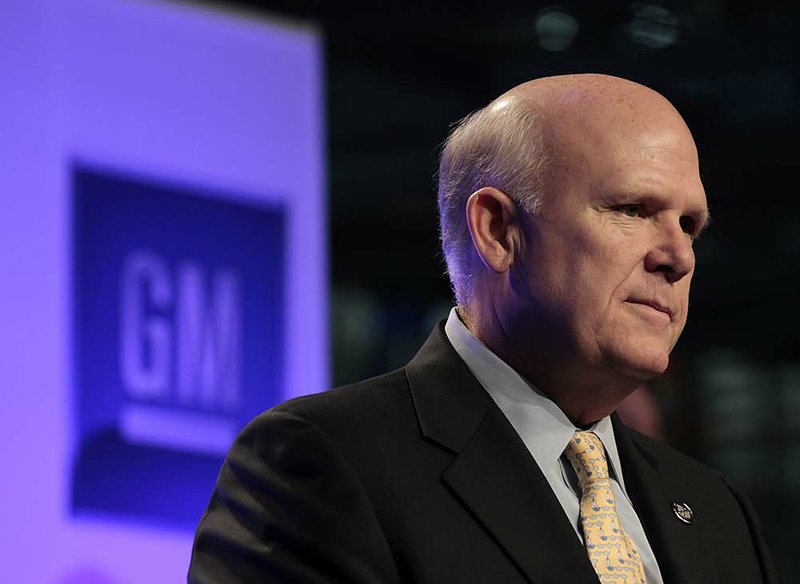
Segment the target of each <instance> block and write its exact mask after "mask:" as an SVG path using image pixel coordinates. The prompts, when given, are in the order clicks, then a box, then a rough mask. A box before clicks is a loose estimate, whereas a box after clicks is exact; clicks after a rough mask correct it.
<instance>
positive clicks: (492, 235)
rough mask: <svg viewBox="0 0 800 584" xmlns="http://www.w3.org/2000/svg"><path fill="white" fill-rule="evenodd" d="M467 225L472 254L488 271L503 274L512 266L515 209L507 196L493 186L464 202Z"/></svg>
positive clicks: (515, 231) (514, 241) (480, 190)
mask: <svg viewBox="0 0 800 584" xmlns="http://www.w3.org/2000/svg"><path fill="white" fill-rule="evenodd" d="M466 213H467V225H468V226H469V233H470V236H471V237H472V244H473V245H474V246H475V251H476V252H477V253H478V256H479V257H480V258H481V261H483V263H484V265H485V266H486V267H487V268H489V269H490V270H492V271H494V272H497V273H503V272H506V271H507V270H508V269H509V268H510V267H511V265H512V264H513V260H514V254H515V251H516V250H515V246H516V245H517V240H516V235H517V230H518V223H517V220H518V218H517V208H516V205H514V201H512V200H511V197H509V196H508V195H506V194H505V193H504V192H502V191H500V190H498V189H495V188H493V187H484V188H482V189H479V190H477V191H475V192H474V193H472V195H470V197H469V199H468V200H467V208H466Z"/></svg>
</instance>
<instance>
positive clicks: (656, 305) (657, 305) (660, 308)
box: [626, 298, 675, 321]
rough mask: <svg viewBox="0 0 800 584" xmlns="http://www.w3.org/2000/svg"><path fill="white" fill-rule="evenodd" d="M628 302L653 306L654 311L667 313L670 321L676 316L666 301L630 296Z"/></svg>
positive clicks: (648, 306)
mask: <svg viewBox="0 0 800 584" xmlns="http://www.w3.org/2000/svg"><path fill="white" fill-rule="evenodd" d="M626 302H628V303H629V304H636V305H638V306H644V307H647V308H651V309H653V310H654V311H656V312H659V313H661V314H663V315H665V316H666V317H667V318H668V319H669V320H670V321H671V320H672V319H673V317H674V316H675V311H674V310H671V309H670V308H669V307H668V306H667V305H666V304H665V303H662V302H659V301H658V300H650V299H645V298H628V299H627V300H626Z"/></svg>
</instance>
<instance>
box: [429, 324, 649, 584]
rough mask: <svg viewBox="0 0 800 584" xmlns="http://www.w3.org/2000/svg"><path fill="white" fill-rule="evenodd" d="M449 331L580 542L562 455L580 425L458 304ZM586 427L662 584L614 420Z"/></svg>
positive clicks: (576, 504) (624, 519)
mask: <svg viewBox="0 0 800 584" xmlns="http://www.w3.org/2000/svg"><path fill="white" fill-rule="evenodd" d="M445 333H446V334H447V338H448V339H449V340H450V343H451V344H452V345H453V348H455V350H456V352H457V353H458V354H459V356H460V357H461V358H462V359H463V360H464V362H465V363H466V364H467V367H469V369H470V371H472V374H473V375H474V376H475V377H476V378H477V379H478V381H479V382H480V383H481V385H483V387H484V389H486V391H487V392H488V393H489V395H490V396H491V398H492V400H494V402H495V403H496V404H497V406H498V407H499V408H500V410H501V411H502V412H503V414H505V416H506V418H508V421H509V422H511V425H512V426H513V427H514V429H515V430H516V431H517V434H519V437H520V438H521V439H522V441H523V442H524V443H525V446H526V447H527V449H528V451H529V452H530V453H531V456H532V457H533V460H534V461H535V462H536V464H537V465H538V466H539V468H540V469H541V471H542V473H543V474H544V476H545V478H546V479H547V482H548V483H550V487H551V488H552V489H553V493H555V495H556V497H557V498H558V501H559V502H560V503H561V506H562V507H563V508H564V513H566V515H567V518H568V519H569V522H570V523H571V524H572V527H573V528H574V529H575V534H576V535H577V537H578V539H579V540H580V541H581V544H582V543H583V536H582V534H581V527H580V487H579V486H578V481H577V478H576V477H575V473H574V471H573V470H572V467H571V466H570V464H569V462H568V461H567V460H566V458H565V457H564V456H563V453H564V449H565V448H566V447H567V444H568V443H569V440H570V438H572V435H573V434H574V433H575V432H577V431H578V430H579V429H578V428H576V427H575V425H574V424H573V423H572V422H571V421H570V420H569V418H567V416H566V414H564V412H562V411H561V410H560V409H559V407H558V406H557V405H556V404H555V403H554V402H552V401H551V400H550V399H548V398H547V397H545V396H544V395H542V394H541V393H540V392H539V391H538V390H537V389H536V388H535V387H534V386H533V384H531V383H530V382H529V381H527V380H526V379H525V378H524V377H522V376H521V375H520V374H519V373H517V372H516V371H515V370H514V369H513V368H511V367H510V366H509V365H508V364H506V363H505V362H504V361H503V360H502V359H500V357H498V356H497V355H495V354H494V353H493V352H492V351H491V350H490V349H489V348H488V347H486V345H484V344H483V343H482V342H481V341H480V340H478V338H477V337H475V336H474V335H473V334H472V333H471V332H470V331H469V329H467V327H466V326H464V324H463V323H462V322H461V319H460V318H459V317H458V314H457V313H456V309H455V308H453V309H452V310H451V311H450V316H449V318H448V319H447V324H446V325H445ZM588 430H591V431H592V432H594V433H595V434H597V436H598V437H599V438H600V440H601V441H602V442H603V446H604V447H605V449H606V454H607V455H608V456H607V458H608V461H609V467H610V468H609V474H610V475H611V484H612V487H613V489H614V498H615V500H616V506H617V515H618V516H619V519H620V522H621V524H622V528H623V529H624V530H625V532H626V533H627V534H628V536H630V538H631V539H632V540H633V543H634V545H635V546H636V549H637V550H639V555H640V556H641V558H642V562H643V564H644V571H645V574H646V576H647V582H648V584H663V579H662V577H661V571H660V570H659V568H658V562H656V558H655V555H654V554H653V550H652V548H651V547H650V544H649V542H648V541H647V536H646V535H645V533H644V528H643V527H642V524H641V522H640V521H639V517H638V516H637V515H636V512H635V511H634V509H633V505H632V504H631V501H630V499H629V498H628V494H627V492H626V491H625V480H624V478H623V477H624V472H623V469H622V465H621V464H620V459H619V453H618V451H617V442H616V440H615V439H614V428H613V426H612V425H611V419H610V418H609V417H605V418H603V419H602V420H599V421H598V422H596V423H595V424H594V425H593V426H592V427H591V428H588Z"/></svg>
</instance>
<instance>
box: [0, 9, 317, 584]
mask: <svg viewBox="0 0 800 584" xmlns="http://www.w3.org/2000/svg"><path fill="white" fill-rule="evenodd" d="M321 86H322V57H321V47H320V41H319V36H318V34H317V32H316V31H315V30H314V29H313V28H310V27H307V26H303V25H298V24H296V23H291V22H288V21H287V22H273V21H269V20H266V19H263V18H260V19H253V18H251V17H245V16H243V15H240V14H233V13H226V12H222V11H218V10H214V9H211V8H209V7H207V6H195V5H191V4H178V3H170V2H154V1H144V0H118V1H113V2H110V1H108V0H103V1H100V0H25V1H22V0H6V1H4V2H2V4H0V127H2V128H3V130H2V132H1V133H0V210H1V211H2V212H0V249H2V252H1V253H0V274H2V275H3V276H2V278H3V279H2V281H3V285H2V286H0V327H1V328H0V379H1V380H2V383H3V385H2V389H0V391H1V392H2V396H3V400H2V407H0V461H2V468H3V472H2V480H0V500H2V501H3V503H4V507H5V509H6V511H5V512H4V524H5V526H6V527H5V528H4V529H3V531H2V535H0V550H2V551H0V566H2V567H1V568H0V580H3V581H5V582H36V583H38V582H42V583H47V584H50V583H52V584H67V583H69V584H77V583H82V584H88V583H92V584H99V583H104V584H105V583H114V584H123V583H134V582H154V583H155V582H178V581H182V580H183V579H184V578H185V572H186V567H187V563H188V554H189V550H190V545H191V527H190V525H191V523H193V520H192V518H191V510H189V511H188V513H189V514H190V517H189V518H188V520H187V519H186V517H184V518H183V519H182V520H176V517H170V516H169V512H168V510H165V509H168V507H170V502H171V501H172V502H173V503H174V505H172V506H178V505H179V504H180V503H181V502H182V501H183V500H184V499H186V500H189V499H194V500H196V501H203V500H205V499H206V498H207V496H208V495H209V494H210V489H211V486H212V485H211V484H210V481H209V480H207V478H206V477H207V475H208V473H209V471H208V469H209V468H214V467H215V466H218V464H219V461H220V460H221V459H220V458H219V450H221V448H220V445H219V444H214V445H212V446H214V447H213V448H208V444H207V443H206V444H204V443H203V442H202V441H197V440H195V441H192V440H191V439H190V440H183V437H184V436H186V435H191V434H192V433H195V432H196V433H201V432H202V431H203V430H204V428H207V429H210V430H213V429H214V428H216V429H219V427H220V426H219V425H217V426H215V425H214V424H215V423H216V422H220V423H222V424H223V427H225V428H228V427H229V426H226V425H225V424H232V425H233V426H232V427H233V428H234V430H236V429H238V428H239V427H241V424H242V423H243V420H244V419H246V418H247V417H248V416H249V415H251V414H252V413H253V412H255V411H258V410H259V409H263V408H265V407H268V406H269V405H272V403H274V402H275V401H280V400H282V399H285V398H288V397H292V396H293V395H299V394H303V393H311V392H315V391H321V390H323V389H325V388H326V387H327V386H328V362H327V355H328V348H327V305H326V296H327V272H326V261H325V258H326V251H325V248H326V237H327V236H326V220H325V206H324V184H325V169H324V160H323V158H324V157H323V132H324V123H323V117H322V112H323V108H322V102H321V99H322V98H321ZM87 169H88V171H89V172H90V174H91V173H94V174H91V176H93V177H94V179H96V180H95V182H91V181H89V182H86V180H84V182H81V181H80V180H78V179H76V176H83V178H84V179H86V176H87V175H86V172H87ZM81 172H83V173H84V174H83V175H80V173H81ZM98 177H99V178H98ZM90 178H91V177H90ZM87 185H88V186H87ZM126 185H127V186H126ZM131 185H133V186H131ZM126 189H127V190H126ZM87 193H89V194H88V195H87ZM87 197H88V198H87ZM92 197H94V198H92ZM87 201H89V203H87ZM126 205H127V206H126ZM264 234H267V235H264ZM269 234H271V235H269ZM262 235H264V237H261V236H262ZM137 246H139V247H141V246H144V248H146V249H148V250H150V251H152V252H153V253H155V256H156V257H160V258H162V259H163V260H164V265H165V266H167V267H166V268H165V270H167V274H168V275H169V277H170V278H173V279H171V280H169V281H170V282H173V284H174V290H173V292H174V293H173V294H172V296H170V298H171V299H172V300H174V302H172V303H169V304H164V305H159V304H158V302H156V301H157V300H158V294H156V292H154V290H156V288H155V286H156V285H155V284H154V283H153V282H154V280H153V277H152V274H151V275H150V276H147V277H142V278H140V279H139V280H134V283H135V286H134V288H132V289H133V290H134V291H135V292H136V294H137V295H135V298H138V299H139V300H138V302H139V303H140V304H139V305H138V306H139V309H138V310H139V312H136V314H138V315H139V317H138V318H140V320H141V322H139V323H138V325H139V326H138V327H137V328H136V329H135V330H136V331H138V332H135V333H130V330H128V333H130V334H128V333H126V332H125V331H126V330H127V329H125V327H126V326H127V325H125V323H126V322H128V321H126V320H125V319H124V317H123V312H124V310H123V309H122V308H120V307H121V306H123V304H124V302H123V301H122V300H120V298H122V296H121V295H122V294H123V292H122V291H121V290H120V287H121V286H122V284H121V282H122V281H123V280H124V278H122V277H121V276H119V278H117V276H116V275H118V274H117V272H116V271H115V270H118V269H122V268H121V267H120V266H122V265H123V264H122V259H123V257H127V256H125V254H126V253H128V252H131V251H132V249H133V248H137ZM137 249H138V248H137ZM115 250H116V251H115ZM134 251H135V250H134ZM115 254H116V255H115ZM171 254H172V255H171ZM173 256H174V257H173ZM226 270H228V271H227V272H226ZM270 270H272V271H270ZM173 272H174V273H173ZM120 273H121V272H120ZM215 274H217V275H219V274H223V276H224V274H228V276H230V274H234V276H235V277H234V276H230V277H229V278H228V280H225V279H224V278H225V277H228V276H224V277H223V276H219V278H222V279H221V280H220V279H219V278H218V280H215V279H214V278H215V277H217V276H215ZM148 278H149V279H148ZM218 281H219V282H222V284H219V285H217V284H215V282H218ZM181 282H183V283H184V284H185V283H186V282H190V283H191V282H194V283H195V284H196V286H195V287H194V288H191V286H189V287H188V288H187V286H183V288H181ZM225 282H227V284H226V283H225ZM231 282H234V284H231ZM225 286H228V288H225ZM226 289H227V290H228V291H229V292H230V290H234V292H235V293H236V294H238V295H236V296H235V301H231V302H232V304H225V302H224V301H223V300H222V298H223V297H224V296H225V294H226V292H225V290H226ZM186 290H190V292H186ZM191 290H194V292H191ZM220 290H222V292H221V291H220ZM181 291H183V292H181ZM230 293H231V294H234V293H233V292H230ZM239 293H241V294H239ZM181 298H182V299H183V300H184V308H183V309H181V308H180V306H181V305H180V303H179V302H178V300H179V299H181ZM198 298H199V299H200V300H198ZM231 298H233V296H231ZM187 299H188V300H187ZM192 299H194V300H192ZM187 302H188V303H189V305H191V306H195V308H197V307H198V306H199V307H200V308H198V309H197V310H195V312H191V311H189V312H187V310H188V309H186V308H185V305H186V303H187ZM191 302H194V304H191ZM231 306H233V307H234V308H235V310H236V311H238V312H236V314H235V315H234V316H231V315H232V314H234V313H233V312H231V311H232V310H234V309H232V308H230V307H231ZM265 306H266V307H267V308H265ZM226 307H227V308H226ZM102 310H105V311H106V312H104V313H103V314H106V315H107V317H106V318H94V319H92V318H83V316H85V315H87V314H88V315H97V314H100V313H101V311H102ZM204 310H205V312H204ZM259 310H261V312H259ZM181 311H182V312H181ZM270 311H271V312H270ZM179 314H184V315H185V314H189V316H188V317H180V318H179ZM192 315H194V316H192ZM181 318H183V320H181ZM192 319H194V320H192ZM237 319H239V320H237ZM259 319H260V320H259ZM132 322H133V321H132ZM159 322H160V323H162V324H164V323H166V324H165V326H167V327H171V326H173V325H174V327H175V330H172V333H174V338H175V339H179V338H185V337H186V333H185V331H186V330H190V331H191V330H194V331H201V332H197V333H196V334H195V337H196V338H194V341H196V342H194V341H193V342H194V345H192V344H191V343H189V346H190V347H195V349H193V350H196V355H195V357H197V356H198V355H199V356H200V357H202V356H203V355H206V356H207V355H211V354H216V353H214V351H217V352H218V353H219V354H220V355H222V354H223V353H224V354H225V355H227V357H225V359H227V361H224V363H228V364H230V363H237V364H238V365H237V367H238V366H239V365H241V367H240V370H237V371H238V373H237V375H238V376H236V375H234V376H227V377H225V375H222V374H221V373H219V372H218V371H217V372H214V371H211V372H210V373H209V372H207V371H206V372H205V373H203V372H202V371H200V369H199V368H196V369H197V370H196V371H194V370H193V371H194V373H197V375H199V376H200V377H198V379H200V378H201V377H202V379H205V380H206V382H200V381H197V384H199V385H197V384H196V385H194V386H191V385H186V384H184V385H185V387H184V386H181V387H184V389H183V390H181V391H182V392H183V393H180V392H179V391H178V389H176V387H177V385H176V384H178V382H177V381H175V379H176V377H175V376H174V375H173V376H172V377H170V381H169V382H168V383H167V384H166V385H164V386H163V387H161V389H160V390H158V391H160V392H161V393H159V394H158V395H156V394H154V393H151V394H143V393H142V391H141V389H142V388H141V387H140V388H139V390H138V391H139V393H138V394H137V393H136V392H135V391H133V390H132V389H131V387H130V386H126V385H125V383H122V382H120V383H119V384H116V382H115V380H119V379H122V378H124V375H123V370H124V367H123V366H122V365H121V362H122V361H124V359H123V357H120V355H122V354H123V353H124V351H123V350H122V349H121V348H120V347H121V346H122V342H123V341H122V339H123V338H125V335H126V334H128V338H132V339H133V341H131V342H133V343H134V345H135V346H136V347H137V349H136V350H137V351H139V352H138V353H136V354H137V355H139V359H140V361H139V363H140V365H141V367H143V368H144V369H145V370H152V369H153V368H154V367H155V363H156V361H155V360H154V359H156V357H155V355H156V344H154V337H152V336H149V333H147V331H150V330H151V329H148V328H147V327H148V326H150V325H152V324H153V323H156V324H157V323H159ZM180 323H184V325H183V328H181V326H182V325H181V324H180ZM186 323H189V324H188V325H187V324H186ZM192 323H194V325H192ZM221 323H222V324H221ZM225 323H228V324H225ZM231 323H233V324H231ZM237 323H238V324H237ZM255 323H265V324H263V326H256V324H255ZM228 325H230V326H228ZM187 326H188V327H189V328H188V329H187V328H186V327H187ZM192 326H193V327H194V328H192ZM226 326H228V328H227V329H225V330H228V331H229V332H230V331H234V332H236V331H238V332H237V334H238V335H239V336H238V337H237V339H238V340H237V341H236V342H235V343H233V344H232V345H230V346H229V349H230V347H233V348H232V349H230V351H229V352H228V353H225V351H226V350H228V349H224V350H223V349H220V348H219V346H221V345H219V346H218V345H215V344H214V343H215V342H219V343H221V342H222V341H221V340H220V339H221V338H222V337H221V334H222V333H220V332H219V329H220V327H222V328H224V327H226ZM214 327H216V328H214ZM169 330H171V329H169ZM265 330H266V331H267V333H268V334H267V333H265ZM142 331H144V332H142ZM181 331H183V332H181ZM202 331H205V332H202ZM131 335H133V336H131ZM181 335H182V336H181ZM190 340H191V339H190ZM177 342H178V341H176V343H177ZM203 343H210V344H208V345H207V346H206V345H204V344H203ZM237 343H239V344H237ZM225 346H228V345H225ZM209 347H210V348H209ZM215 347H216V348H215ZM105 349H108V350H105ZM198 351H199V352H198ZM203 351H206V353H204V352H203ZM179 353H180V351H178V349H175V348H173V349H172V350H171V351H167V352H164V353H163V355H165V356H166V357H165V358H166V359H168V360H169V363H171V366H172V367H173V369H175V368H180V367H181V365H180V362H179V361H180V355H181V354H184V353H185V352H184V353H180V354H179ZM220 359H222V357H221V358H220ZM173 361H174V362H173ZM196 361H197V362H209V361H208V360H207V359H206V360H203V359H202V358H200V359H199V360H198V359H196ZM220 363H223V360H220ZM265 364H267V365H269V366H268V367H267V366H266V365H265ZM262 365H263V367H262ZM148 368H150V369H148ZM184 369H185V368H184ZM194 373H193V374H194ZM203 375H205V377H203ZM190 377H191V376H190ZM223 377H224V378H225V379H228V380H229V381H230V380H234V381H230V383H233V384H234V385H235V386H236V388H238V389H236V391H238V392H239V393H238V394H236V395H238V396H239V399H237V400H234V401H233V402H226V403H228V406H226V407H227V408H228V409H225V408H223V407H222V406H220V405H219V404H220V403H222V402H219V401H215V399H214V392H215V391H217V392H218V391H221V389H220V388H221V387H222V385H221V382H219V379H222V378H223ZM109 380H110V381H109ZM209 380H210V381H209ZM187 383H188V382H187ZM192 383H194V382H192ZM204 383H205V384H204ZM117 385H118V386H117ZM142 387H144V388H145V389H147V387H150V386H147V384H146V383H145V385H143V386H142ZM154 387H156V386H152V387H151V389H152V388H154ZM187 388H188V389H187ZM134 389H135V388H134ZM187 392H188V393H187ZM192 392H194V393H192ZM204 392H205V393H204ZM187 395H189V396H190V397H191V395H195V397H197V396H200V397H197V399H196V400H195V401H194V402H192V401H191V400H190V399H188V398H187V397H186V396H187ZM131 396H133V397H131ZM209 396H210V398H209ZM126 400H127V401H126ZM136 400H138V401H136ZM134 402H135V403H134ZM234 402H235V403H234ZM121 404H122V405H121ZM125 404H127V406H130V405H131V404H133V406H135V407H133V409H131V408H130V407H128V408H127V410H126V409H125V408H126V407H127V406H126V405H125ZM231 404H234V405H231ZM215 408H216V409H215ZM123 410H124V411H126V412H128V413H127V414H126V416H127V417H125V418H124V419H125V420H127V422H126V424H127V425H123V424H122V422H121V421H122V420H123V414H122V412H123ZM130 412H134V414H135V415H133V417H131V415H132V414H130ZM142 412H144V413H145V414H146V415H144V417H142ZM143 419H144V425H143V422H142V420H143ZM98 420H101V422H98ZM103 423H105V424H106V425H105V426H103V425H102V424H103ZM93 424H94V425H93ZM98 424H100V425H98ZM176 424H177V426H176ZM181 424H183V425H181ZM123 426H124V427H123ZM98 428H100V429H104V430H106V431H107V434H108V435H113V439H111V440H109V441H105V442H103V441H102V440H101V441H100V442H96V441H95V442H92V438H93V437H94V438H96V435H97V432H95V430H97V429H98ZM221 436H223V439H225V436H226V434H225V433H224V432H223V433H222V434H221ZM98 444H100V447H99V448H94V447H96V446H97V445H98ZM92 448H94V449H93V450H92ZM104 448H108V449H110V450H103V449H104ZM193 457H194V458H193ZM203 457H205V458H203ZM198 460H200V462H199V463H198ZM87 461H88V462H87ZM198 468H200V469H201V471H197V472H198V474H196V475H193V474H192V472H194V471H192V469H195V470H196V469H198ZM154 469H155V470H154ZM211 472H212V474H213V471H211ZM159 473H160V474H159ZM79 479H80V480H79ZM122 483H124V484H127V485H128V488H127V489H119V488H116V487H114V485H117V486H118V485H120V484H122ZM109 493H111V494H112V495H113V496H112V497H110V498H109V497H106V498H105V499H103V495H104V494H105V495H108V494H109ZM101 499H102V500H101ZM142 501H144V502H145V503H147V501H150V502H151V503H152V502H159V501H160V502H161V503H162V504H161V506H159V505H149V506H148V505H146V504H145V505H142V504H140V503H141V502H142ZM134 503H135V504H134ZM163 503H166V505H164V504H163ZM197 518H198V519H199V512H198V516H197Z"/></svg>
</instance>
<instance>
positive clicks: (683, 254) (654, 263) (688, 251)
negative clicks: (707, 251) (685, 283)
mask: <svg viewBox="0 0 800 584" xmlns="http://www.w3.org/2000/svg"><path fill="white" fill-rule="evenodd" d="M645 269H647V271H648V272H654V273H660V274H662V275H663V276H664V278H665V279H666V280H667V282H669V283H670V284H672V283H675V282H677V281H678V280H680V279H681V278H683V277H685V276H687V275H688V274H691V273H692V270H694V249H692V238H691V237H690V236H689V235H688V234H687V233H685V232H684V231H683V229H682V228H681V226H680V222H679V221H676V222H675V224H674V225H673V224H670V225H668V226H666V225H662V226H661V229H659V235H658V237H657V240H656V242H655V244H654V245H653V248H652V249H651V250H650V252H649V253H648V254H647V257H646V258H645Z"/></svg>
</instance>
